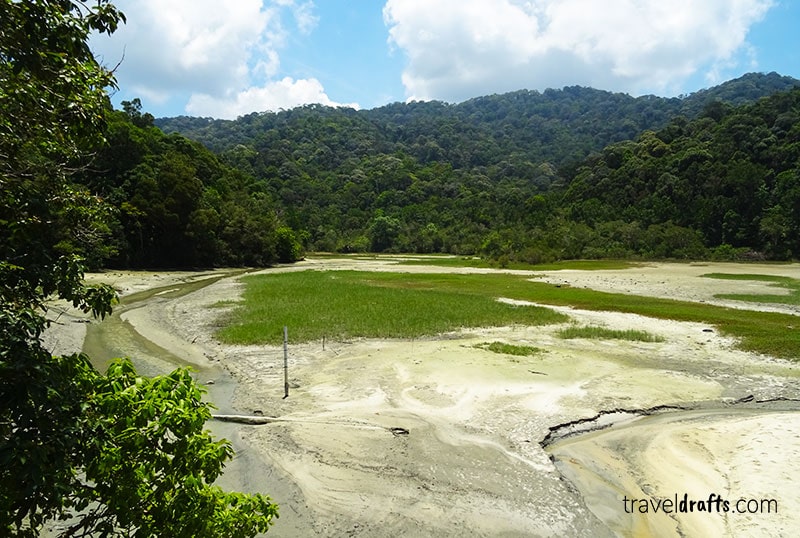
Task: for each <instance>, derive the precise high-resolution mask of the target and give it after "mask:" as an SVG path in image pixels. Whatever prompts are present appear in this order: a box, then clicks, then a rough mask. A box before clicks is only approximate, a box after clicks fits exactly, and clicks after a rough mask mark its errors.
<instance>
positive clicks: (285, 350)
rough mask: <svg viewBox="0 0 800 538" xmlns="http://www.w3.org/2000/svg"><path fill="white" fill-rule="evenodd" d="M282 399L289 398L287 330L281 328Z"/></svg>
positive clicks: (284, 327)
mask: <svg viewBox="0 0 800 538" xmlns="http://www.w3.org/2000/svg"><path fill="white" fill-rule="evenodd" d="M283 397H284V398H288V397H289V329H288V328H287V327H286V325H284V326H283Z"/></svg>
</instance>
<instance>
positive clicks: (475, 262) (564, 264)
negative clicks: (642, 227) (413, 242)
mask: <svg viewBox="0 0 800 538" xmlns="http://www.w3.org/2000/svg"><path fill="white" fill-rule="evenodd" d="M397 265H432V266H434V267H475V268H479V269H498V268H500V266H499V265H498V264H497V262H494V261H492V260H485V259H483V258H476V257H447V258H444V257H442V258H436V257H430V258H414V259H408V260H402V261H400V262H398V264H397ZM637 265H638V264H636V263H633V262H627V261H624V260H566V261H560V262H553V263H541V264H531V263H523V262H513V261H512V262H508V263H507V264H506V265H505V266H504V267H502V268H503V269H517V270H526V271H559V270H562V269H580V270H583V271H601V270H616V269H629V268H631V267H636V266H637Z"/></svg>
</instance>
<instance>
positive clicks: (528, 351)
mask: <svg viewBox="0 0 800 538" xmlns="http://www.w3.org/2000/svg"><path fill="white" fill-rule="evenodd" d="M473 347H476V348H478V349H485V350H487V351H491V352H492V353H501V354H503V355H514V356H517V357H527V356H530V355H536V354H538V353H542V352H544V350H543V349H540V348H538V347H533V346H517V345H514V344H507V343H505V342H497V341H495V342H481V343H480V344H475V345H474V346H473Z"/></svg>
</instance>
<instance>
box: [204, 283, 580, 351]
mask: <svg viewBox="0 0 800 538" xmlns="http://www.w3.org/2000/svg"><path fill="white" fill-rule="evenodd" d="M431 276H432V277H433V278H429V279H420V278H416V275H397V274H392V273H369V272H356V271H322V272H320V271H301V272H296V273H276V274H272V275H269V274H268V275H258V276H249V277H244V278H243V279H242V281H243V282H244V283H245V285H246V288H245V292H244V305H243V306H241V307H239V308H237V309H236V310H234V312H233V313H232V314H231V317H230V320H229V322H230V323H229V324H228V325H227V326H226V327H225V328H223V329H221V330H220V331H219V332H218V337H219V338H220V339H221V340H223V341H225V342H228V343H234V344H277V343H280V342H281V339H282V336H281V335H282V328H283V326H284V325H285V326H287V327H288V328H289V336H290V338H291V340H292V341H294V342H308V341H312V340H316V339H321V338H322V337H324V336H328V337H335V338H353V337H366V338H414V337H420V336H426V335H434V334H440V333H444V332H449V331H453V330H458V329H461V328H464V327H496V326H505V325H512V324H524V325H541V324H547V323H559V322H563V321H564V320H566V319H567V317H566V316H564V315H563V314H559V313H557V312H554V311H552V310H550V309H547V308H542V307H536V306H514V305H508V304H503V303H500V302H498V301H496V300H495V298H494V297H493V296H492V295H491V294H487V293H483V292H476V291H474V290H473V289H471V288H462V287H459V286H442V285H441V282H440V281H438V280H437V278H436V276H440V275H431Z"/></svg>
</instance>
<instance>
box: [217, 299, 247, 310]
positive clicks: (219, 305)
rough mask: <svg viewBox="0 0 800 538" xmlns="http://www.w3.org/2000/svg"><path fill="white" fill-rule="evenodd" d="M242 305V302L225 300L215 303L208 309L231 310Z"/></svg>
mask: <svg viewBox="0 0 800 538" xmlns="http://www.w3.org/2000/svg"><path fill="white" fill-rule="evenodd" d="M241 304H242V301H234V300H231V299H225V300H224V301H217V302H216V303H214V304H212V305H211V306H210V308H231V307H233V306H239V305H241Z"/></svg>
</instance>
